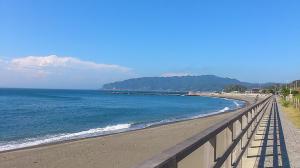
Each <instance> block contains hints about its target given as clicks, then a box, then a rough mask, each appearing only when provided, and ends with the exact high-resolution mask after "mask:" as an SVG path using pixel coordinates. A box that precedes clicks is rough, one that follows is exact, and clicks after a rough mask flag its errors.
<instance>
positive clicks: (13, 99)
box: [0, 89, 244, 151]
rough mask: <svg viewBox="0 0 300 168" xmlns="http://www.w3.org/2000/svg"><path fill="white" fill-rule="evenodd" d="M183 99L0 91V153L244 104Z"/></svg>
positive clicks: (86, 92)
mask: <svg viewBox="0 0 300 168" xmlns="http://www.w3.org/2000/svg"><path fill="white" fill-rule="evenodd" d="M183 95H184V93H160V92H113V91H97V90H46V89H0V151H4V150H11V149H17V148H23V147H28V146H34V145H39V144H45V143H51V142H57V141H63V140H69V139H76V138H83V137H91V136H98V135H104V134H111V133H116V132H123V131H128V130H133V129H140V128H145V127H149V126H152V125H157V124H163V123H168V122H173V121H178V120H184V119H190V118H196V117H201V116H206V115H209V114H214V113H218V112H224V111H227V110H231V109H235V108H238V107H239V106H243V105H244V102H242V101H237V100H228V99H220V98H209V97H197V96H183Z"/></svg>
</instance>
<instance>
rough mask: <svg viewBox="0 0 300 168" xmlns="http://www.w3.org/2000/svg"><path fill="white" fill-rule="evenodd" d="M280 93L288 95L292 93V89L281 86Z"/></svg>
mask: <svg viewBox="0 0 300 168" xmlns="http://www.w3.org/2000/svg"><path fill="white" fill-rule="evenodd" d="M280 93H281V95H282V96H284V97H286V96H288V95H289V94H290V89H288V88H285V87H283V88H281V90H280Z"/></svg>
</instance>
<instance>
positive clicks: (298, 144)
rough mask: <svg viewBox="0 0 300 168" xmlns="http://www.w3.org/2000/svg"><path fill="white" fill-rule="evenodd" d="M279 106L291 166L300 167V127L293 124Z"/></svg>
mask: <svg viewBox="0 0 300 168" xmlns="http://www.w3.org/2000/svg"><path fill="white" fill-rule="evenodd" d="M278 106H279V114H280V118H281V123H282V127H283V132H284V137H285V141H286V146H287V151H288V156H289V160H290V165H291V167H297V168H300V129H297V128H295V127H294V126H293V124H292V123H291V121H289V120H288V119H287V117H286V115H285V113H284V112H282V110H281V106H280V105H278Z"/></svg>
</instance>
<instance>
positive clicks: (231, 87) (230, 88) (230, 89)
mask: <svg viewBox="0 0 300 168" xmlns="http://www.w3.org/2000/svg"><path fill="white" fill-rule="evenodd" d="M246 90H247V87H245V86H243V85H236V84H233V85H228V86H226V87H225V88H224V91H225V92H233V91H237V92H241V93H243V92H245V91H246Z"/></svg>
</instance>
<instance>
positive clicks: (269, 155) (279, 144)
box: [248, 100, 291, 168]
mask: <svg viewBox="0 0 300 168" xmlns="http://www.w3.org/2000/svg"><path fill="white" fill-rule="evenodd" d="M263 121H265V122H262V123H261V124H260V126H259V127H260V128H259V131H258V132H257V134H256V137H260V138H256V139H254V141H257V142H258V141H260V145H256V146H251V148H259V152H258V155H252V156H248V158H252V157H256V158H257V159H256V163H255V167H287V168H288V167H291V166H290V162H289V156H288V153H287V148H286V144H285V139H284V134H283V129H282V125H281V120H280V116H279V112H278V106H277V102H276V100H274V102H273V104H272V108H271V111H270V112H269V113H267V114H266V115H265V116H264V118H263Z"/></svg>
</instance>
